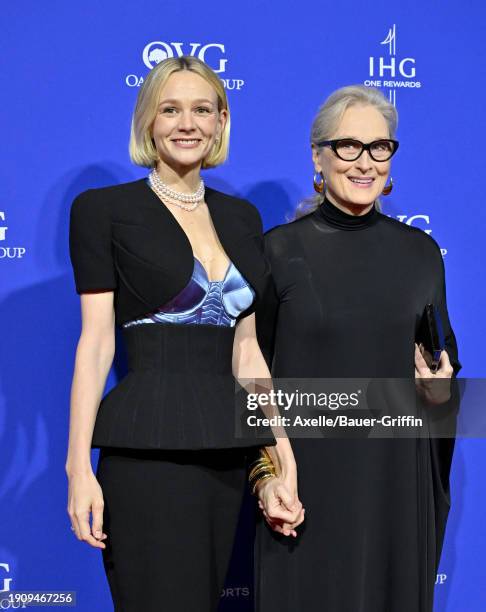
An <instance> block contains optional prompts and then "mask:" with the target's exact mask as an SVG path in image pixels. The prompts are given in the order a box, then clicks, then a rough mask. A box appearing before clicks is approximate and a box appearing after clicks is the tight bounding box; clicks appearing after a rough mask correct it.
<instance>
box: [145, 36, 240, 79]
mask: <svg viewBox="0 0 486 612" xmlns="http://www.w3.org/2000/svg"><path fill="white" fill-rule="evenodd" d="M224 53H225V48H224V45H222V44H220V43H209V44H207V45H202V44H201V43H191V44H190V45H189V48H186V49H184V43H179V42H176V43H170V44H168V43H165V42H162V41H160V40H158V41H155V42H150V43H149V44H148V45H145V48H144V50H143V52H142V59H143V63H144V64H145V65H146V66H147V68H153V67H154V66H155V65H156V64H159V63H160V62H161V61H163V60H165V59H168V58H169V57H181V56H182V55H192V56H193V57H197V58H199V59H200V60H201V61H202V62H205V63H206V64H208V66H210V67H211V68H212V69H213V70H214V72H216V73H218V74H219V73H222V72H224V71H225V69H226V63H227V61H228V60H227V59H226V58H225V57H224ZM206 56H207V57H206Z"/></svg>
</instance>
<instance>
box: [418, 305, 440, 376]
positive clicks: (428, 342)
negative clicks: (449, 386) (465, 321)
mask: <svg viewBox="0 0 486 612" xmlns="http://www.w3.org/2000/svg"><path fill="white" fill-rule="evenodd" d="M415 341H416V342H417V344H418V347H419V349H420V352H421V353H422V355H423V357H424V359H425V361H426V363H427V365H428V366H429V368H430V370H431V371H432V372H433V373H434V374H435V372H437V370H438V368H439V361H440V354H441V352H442V351H443V350H444V348H445V339H444V330H443V327H442V319H441V318H440V313H439V311H438V309H437V308H436V307H435V306H434V305H433V304H427V305H426V306H425V308H424V313H423V315H422V318H421V320H420V323H419V326H418V330H417V334H416V336H415Z"/></svg>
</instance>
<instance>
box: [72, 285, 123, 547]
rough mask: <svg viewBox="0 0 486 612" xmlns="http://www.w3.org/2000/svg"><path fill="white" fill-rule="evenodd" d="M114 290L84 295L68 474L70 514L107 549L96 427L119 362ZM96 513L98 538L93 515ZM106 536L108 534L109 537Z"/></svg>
mask: <svg viewBox="0 0 486 612" xmlns="http://www.w3.org/2000/svg"><path fill="white" fill-rule="evenodd" d="M113 295H114V294H113V291H106V292H103V293H83V294H82V295H81V315H82V329H81V335H80V338H79V341H78V346H77V350H76V358H75V366H74V374H73V382H72V387H71V413H70V423H69V442H68V452H67V458H66V465H65V468H66V474H67V476H68V479H69V500H68V514H69V516H70V518H71V523H72V525H73V526H74V527H75V532H76V535H77V537H78V539H80V540H85V541H87V542H88V543H89V544H91V545H92V546H95V547H98V548H104V547H105V545H104V544H103V543H101V542H98V540H97V539H95V537H93V535H94V534H95V532H96V533H99V534H100V537H101V529H102V515H103V497H102V492H101V488H100V487H99V484H98V482H97V480H96V478H95V476H94V474H93V470H92V466H91V440H92V436H93V429H94V423H95V419H96V414H97V411H98V407H99V404H100V400H101V397H102V394H103V390H104V388H105V383H106V378H107V376H108V372H109V370H110V367H111V364H112V363H113V356H114V352H115V329H114V323H115V321H114V316H115V315H114V309H113ZM90 511H91V512H92V513H93V530H92V532H93V535H92V534H91V529H90V527H89V513H90ZM105 537H106V535H105Z"/></svg>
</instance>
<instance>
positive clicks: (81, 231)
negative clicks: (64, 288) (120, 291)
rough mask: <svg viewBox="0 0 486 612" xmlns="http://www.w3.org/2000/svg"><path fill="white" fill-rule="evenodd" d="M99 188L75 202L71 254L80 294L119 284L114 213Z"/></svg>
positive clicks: (81, 194) (86, 192)
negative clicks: (113, 237) (98, 191)
mask: <svg viewBox="0 0 486 612" xmlns="http://www.w3.org/2000/svg"><path fill="white" fill-rule="evenodd" d="M96 191H97V190H94V189H88V190H87V191H83V192H82V193H80V194H79V195H78V196H77V197H76V198H75V199H74V201H73V203H72V205H71V212H70V220H69V254H70V257H71V264H72V267H73V271H74V280H75V284H76V292H77V293H83V292H93V291H107V290H114V289H115V288H116V286H117V277H116V271H115V265H114V261H113V251H112V243H111V219H110V214H109V210H108V206H107V202H106V201H105V198H104V197H103V196H102V195H99V194H97V193H96Z"/></svg>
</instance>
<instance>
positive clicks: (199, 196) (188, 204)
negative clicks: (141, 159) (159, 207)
mask: <svg viewBox="0 0 486 612" xmlns="http://www.w3.org/2000/svg"><path fill="white" fill-rule="evenodd" d="M148 178H149V182H150V186H151V187H152V189H153V190H154V191H155V193H156V194H157V195H158V196H159V198H160V199H161V200H163V201H164V202H166V203H167V204H173V205H174V206H178V207H179V208H183V209H184V210H188V211H191V210H194V209H195V208H196V207H197V206H199V204H200V203H201V202H202V201H203V200H204V181H203V180H202V179H201V181H200V182H199V186H198V188H197V190H196V191H195V192H194V193H181V192H180V191H174V190H173V189H171V188H170V187H169V186H168V185H166V184H165V183H164V182H163V181H162V180H161V178H160V176H159V174H158V172H157V170H156V169H155V168H153V170H152V172H151V173H150V174H149V177H148Z"/></svg>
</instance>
